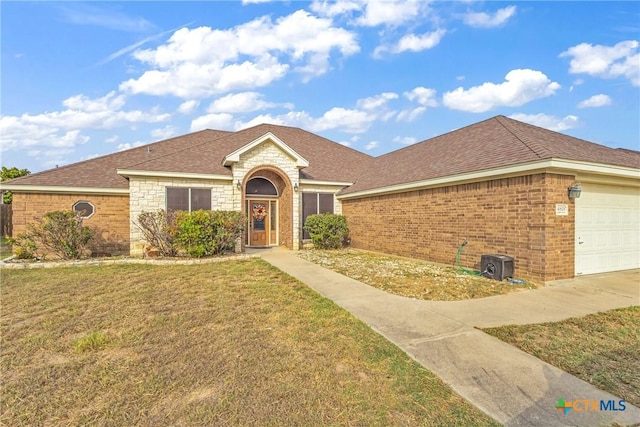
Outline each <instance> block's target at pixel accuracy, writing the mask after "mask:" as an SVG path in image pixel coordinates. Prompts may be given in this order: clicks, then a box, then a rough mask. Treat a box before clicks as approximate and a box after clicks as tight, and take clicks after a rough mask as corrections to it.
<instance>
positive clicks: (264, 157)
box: [233, 141, 300, 249]
mask: <svg viewBox="0 0 640 427" xmlns="http://www.w3.org/2000/svg"><path fill="white" fill-rule="evenodd" d="M261 171H271V172H274V173H276V174H277V175H279V176H281V178H283V183H284V184H285V187H284V188H283V189H282V190H281V191H280V193H279V194H280V197H279V212H278V213H279V217H280V218H279V219H280V227H279V232H280V244H281V245H283V246H286V247H288V248H290V249H298V248H299V235H300V234H299V232H300V230H299V228H300V207H299V206H300V201H299V199H300V196H299V192H294V191H293V186H294V185H295V184H296V183H298V178H299V170H298V168H297V167H296V164H295V160H294V159H293V158H291V157H290V156H289V155H287V154H286V153H285V152H283V151H282V150H281V149H280V148H279V147H278V146H277V145H276V144H274V143H273V142H270V141H265V142H263V143H262V144H260V145H258V146H257V147H254V148H253V149H252V150H249V151H247V152H246V153H243V154H241V155H240V161H239V162H237V163H236V164H234V165H233V182H234V183H237V182H238V181H240V182H241V183H242V186H243V188H244V186H245V184H246V182H247V180H248V179H249V178H251V177H254V176H264V174H263V173H262V172H261ZM284 178H286V179H284ZM244 200H245V198H244V197H243V198H238V205H237V209H242V208H241V206H242V204H243V203H244Z"/></svg>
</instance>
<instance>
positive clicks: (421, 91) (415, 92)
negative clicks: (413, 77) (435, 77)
mask: <svg viewBox="0 0 640 427" xmlns="http://www.w3.org/2000/svg"><path fill="white" fill-rule="evenodd" d="M403 95H404V96H405V97H406V98H407V99H408V100H409V101H417V102H418V104H420V105H424V106H425V107H437V106H438V101H436V90H435V89H429V88H426V87H423V86H418V87H416V88H414V89H412V90H410V91H408V92H405V93H404V94H403Z"/></svg>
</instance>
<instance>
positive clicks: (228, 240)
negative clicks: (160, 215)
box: [175, 210, 245, 258]
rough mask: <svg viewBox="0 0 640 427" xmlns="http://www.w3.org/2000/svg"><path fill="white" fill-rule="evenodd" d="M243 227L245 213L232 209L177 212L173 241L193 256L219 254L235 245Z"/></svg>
mask: <svg viewBox="0 0 640 427" xmlns="http://www.w3.org/2000/svg"><path fill="white" fill-rule="evenodd" d="M244 226H245V216H244V215H243V214H242V213H240V212H236V211H204V210H198V211H194V212H191V213H188V212H179V213H178V214H177V218H176V235H175V241H176V244H177V246H178V247H180V248H181V249H183V250H184V251H185V252H187V254H189V255H190V256H193V257H198V258H200V257H204V256H211V255H220V254H223V253H224V252H225V251H228V250H232V249H233V248H234V247H235V243H236V240H237V239H238V238H239V237H240V236H242V232H243V231H244Z"/></svg>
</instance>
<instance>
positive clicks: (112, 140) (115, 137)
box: [104, 135, 120, 144]
mask: <svg viewBox="0 0 640 427" xmlns="http://www.w3.org/2000/svg"><path fill="white" fill-rule="evenodd" d="M119 139H120V136H118V135H113V136H110V137H109V138H106V139H105V140H104V142H106V143H107V144H114V143H116V142H118V140H119Z"/></svg>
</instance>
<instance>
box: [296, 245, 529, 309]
mask: <svg viewBox="0 0 640 427" xmlns="http://www.w3.org/2000/svg"><path fill="white" fill-rule="evenodd" d="M297 254H298V256H299V257H301V258H303V259H306V260H307V261H311V262H313V263H316V264H318V265H321V266H323V267H325V268H328V269H330V270H333V271H335V272H338V273H340V274H344V275H345V276H348V277H351V278H352V279H355V280H359V281H361V282H363V283H366V284H368V285H370V286H374V287H376V288H378V289H382V290H383V291H386V292H389V293H391V294H395V295H401V296H405V297H410V298H416V299H423V300H438V301H459V300H467V299H474V298H484V297H490V296H494V295H503V294H508V293H510V292H515V291H521V290H524V289H533V288H536V284H535V283H533V282H528V281H525V282H524V283H510V282H508V281H506V280H505V281H497V280H493V279H487V278H485V277H478V276H474V275H469V274H465V273H463V272H461V271H460V270H459V269H456V268H454V267H448V266H442V265H437V264H432V263H428V262H426V261H421V260H416V259H410V258H402V257H395V256H391V255H384V254H380V253H376V252H368V251H362V250H358V249H341V250H317V249H309V250H303V251H299V252H297Z"/></svg>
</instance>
